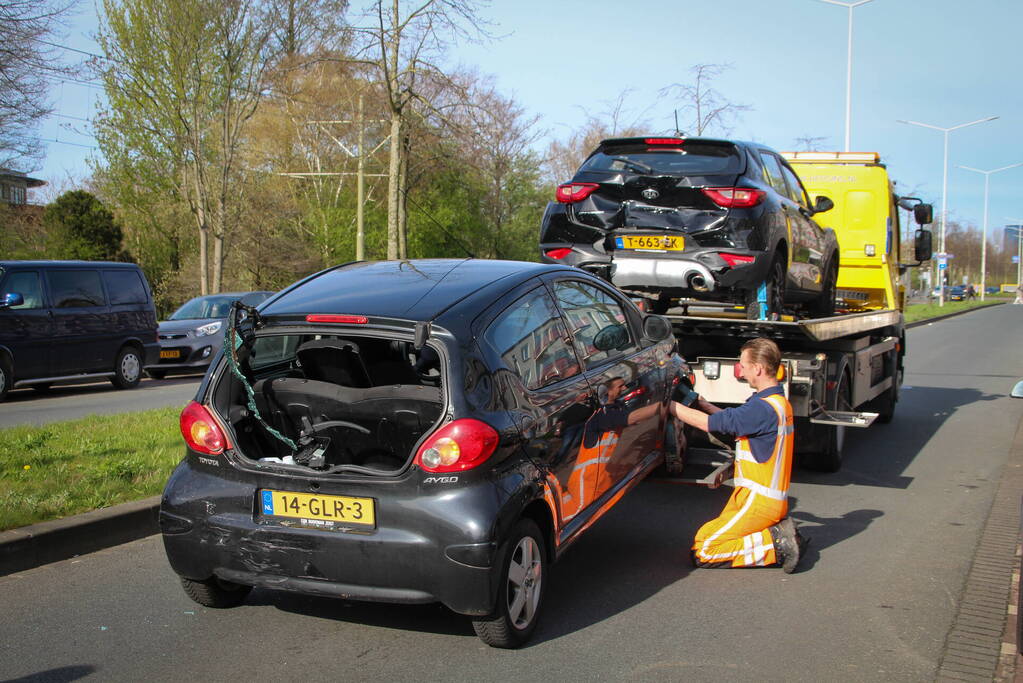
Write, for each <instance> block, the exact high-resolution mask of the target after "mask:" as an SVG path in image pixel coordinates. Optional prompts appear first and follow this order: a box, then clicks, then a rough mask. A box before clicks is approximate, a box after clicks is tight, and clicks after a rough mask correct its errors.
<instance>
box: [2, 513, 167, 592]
mask: <svg viewBox="0 0 1023 683" xmlns="http://www.w3.org/2000/svg"><path fill="white" fill-rule="evenodd" d="M159 513H160V496H152V497H151V498H144V499H142V500H136V501H132V502H130V503H123V504H121V505H114V506H111V507H108V508H102V509H100V510H93V511H91V512H86V513H83V514H80V515H73V516H71V517H65V518H64V519H56V520H52V521H49V522H40V523H38V524H30V525H29V526H24V527H20V528H18V529H11V530H9V531H0V576H5V575H7V574H12V573H14V572H20V571H24V570H26V569H32V568H33V567H38V566H40V565H43V564H48V563H50V562H57V561H58V560H66V559H67V558H69V557H74V556H75V555H83V554H85V553H91V552H94V551H96V550H102V549H103V548H108V547H110V546H114V545H119V544H121V543H127V542H128V541H134V540H135V539H138V538H143V537H144V536H150V535H152V534H155V533H158V532H159V531H160V527H159Z"/></svg>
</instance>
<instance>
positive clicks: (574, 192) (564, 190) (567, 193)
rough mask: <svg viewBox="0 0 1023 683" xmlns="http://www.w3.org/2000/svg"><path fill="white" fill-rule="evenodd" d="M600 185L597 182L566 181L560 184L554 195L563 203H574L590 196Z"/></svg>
mask: <svg viewBox="0 0 1023 683" xmlns="http://www.w3.org/2000/svg"><path fill="white" fill-rule="evenodd" d="M598 187H600V185H598V184H597V183H565V184H564V185H558V189H557V191H556V192H555V193H554V196H555V198H556V199H557V200H558V201H559V202H561V203H562V204H574V203H576V202H581V201H582V200H584V199H586V198H587V197H589V196H590V195H591V194H593V193H594V192H595V191H596V189H597V188H598Z"/></svg>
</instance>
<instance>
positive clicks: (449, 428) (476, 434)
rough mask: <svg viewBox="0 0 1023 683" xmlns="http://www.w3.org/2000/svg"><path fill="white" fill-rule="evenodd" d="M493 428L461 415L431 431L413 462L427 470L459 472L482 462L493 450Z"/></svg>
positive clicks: (494, 433) (495, 446) (494, 434)
mask: <svg viewBox="0 0 1023 683" xmlns="http://www.w3.org/2000/svg"><path fill="white" fill-rule="evenodd" d="M497 442H498V436H497V431H496V430H495V429H494V428H493V427H491V426H490V425H488V424H487V423H485V422H480V421H479V420H473V419H471V418H463V419H461V420H455V421H454V422H450V423H448V424H446V425H444V426H443V427H441V428H440V429H438V430H437V431H436V432H434V433H433V434H432V435H431V436H430V438H428V439H427V440H426V442H425V443H424V444H423V445H422V446H420V447H419V452H417V453H416V458H415V460H414V461H413V462H414V463H415V464H417V465H419V466H420V467H422V468H423V469H424V470H426V471H427V472H460V471H462V470H469V469H472V468H473V467H476V466H477V465H481V464H482V463H484V462H485V461H486V460H487V458H489V457H490V456H491V455H493V454H494V451H495V450H497Z"/></svg>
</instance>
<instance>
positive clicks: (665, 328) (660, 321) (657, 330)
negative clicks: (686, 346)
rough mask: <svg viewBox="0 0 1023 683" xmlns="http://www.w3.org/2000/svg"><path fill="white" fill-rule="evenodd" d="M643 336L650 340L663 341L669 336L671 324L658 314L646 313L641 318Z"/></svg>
mask: <svg viewBox="0 0 1023 683" xmlns="http://www.w3.org/2000/svg"><path fill="white" fill-rule="evenodd" d="M643 336H644V337H646V338H647V339H649V340H650V341H655V342H659V341H664V340H665V339H668V338H670V337H671V324H670V323H668V321H667V320H665V319H664V318H662V317H661V316H659V315H648V316H647V317H646V318H644V319H643Z"/></svg>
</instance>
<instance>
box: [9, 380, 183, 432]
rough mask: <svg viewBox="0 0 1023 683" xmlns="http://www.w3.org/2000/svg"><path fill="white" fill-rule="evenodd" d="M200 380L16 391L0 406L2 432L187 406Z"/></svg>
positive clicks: (145, 381) (78, 385) (83, 385)
mask: <svg viewBox="0 0 1023 683" xmlns="http://www.w3.org/2000/svg"><path fill="white" fill-rule="evenodd" d="M200 381H202V375H182V376H180V377H169V378H167V379H149V378H144V379H143V380H142V381H141V382H140V383H139V385H138V386H137V387H136V388H134V389H117V388H115V387H114V385H113V384H111V383H110V382H108V381H102V382H95V383H92V384H72V385H54V386H53V387H50V388H49V389H48V390H47V391H46V392H40V391H37V390H35V389H32V388H25V389H15V390H13V391H10V392H8V394H7V397H6V398H5V399H4V401H3V402H2V403H0V429H2V428H4V427H13V426H14V425H19V424H34V425H41V424H47V423H49V422H63V421H64V420H74V419H76V418H79V417H85V416H86V415H117V414H119V413H127V412H136V411H141V410H150V409H152V408H163V407H165V406H182V407H184V405H185V404H186V403H188V401H189V400H190V399H191V398H192V397H193V396H195V391H196V389H197V388H198V387H199V382H200Z"/></svg>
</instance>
